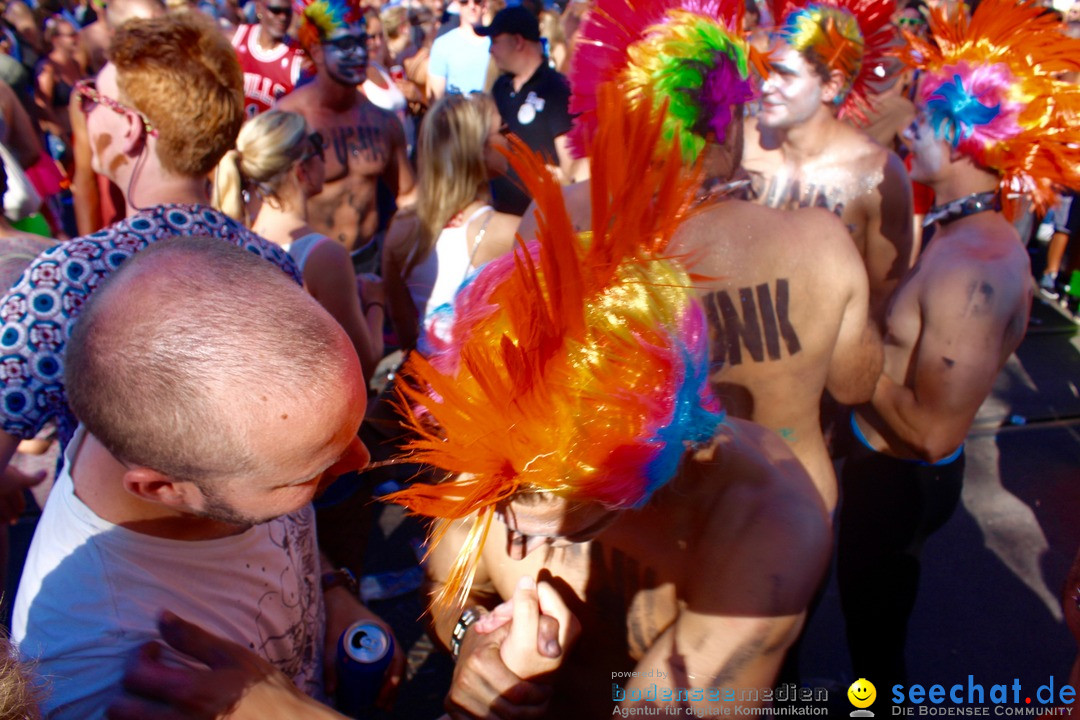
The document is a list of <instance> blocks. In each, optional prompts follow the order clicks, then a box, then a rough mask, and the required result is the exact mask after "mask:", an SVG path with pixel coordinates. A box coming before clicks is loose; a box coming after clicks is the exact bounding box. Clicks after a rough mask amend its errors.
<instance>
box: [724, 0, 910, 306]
mask: <svg viewBox="0 0 1080 720" xmlns="http://www.w3.org/2000/svg"><path fill="white" fill-rule="evenodd" d="M784 4H785V12H784V14H783V16H782V17H781V26H780V30H779V31H778V32H777V33H776V35H775V37H774V39H773V44H772V48H771V50H772V56H771V57H772V65H771V72H770V74H769V76H768V77H767V78H766V79H765V82H764V84H763V86H762V107H761V111H760V113H759V114H758V116H757V117H756V118H749V119H748V120H747V122H746V139H745V154H744V157H743V167H744V168H745V169H746V170H747V171H748V172H749V173H750V176H751V178H752V179H753V193H754V196H755V198H756V200H757V202H759V203H761V204H763V205H767V206H769V207H775V208H781V209H791V208H800V207H823V208H826V209H827V210H831V211H832V212H834V213H835V214H836V215H837V216H838V217H840V219H841V220H843V222H844V224H845V225H847V227H848V230H849V231H850V232H851V237H852V239H853V240H854V241H855V247H856V248H858V250H859V253H860V254H861V255H862V257H863V261H864V262H865V264H866V272H867V274H868V275H869V278H870V312H871V317H873V318H874V320H875V322H877V323H878V324H879V326H880V324H881V322H882V321H883V319H884V317H885V310H886V307H887V306H888V302H889V298H890V297H891V296H892V293H893V292H894V291H895V289H896V286H897V283H898V282H899V281H900V278H901V277H903V275H904V273H905V272H906V271H907V270H908V268H910V267H911V264H912V262H913V261H914V259H915V256H916V255H917V254H918V248H917V247H916V246H915V243H914V240H913V236H912V200H911V183H910V182H909V181H908V176H907V172H906V171H905V170H904V165H903V163H902V162H901V161H900V158H898V157H897V156H896V155H895V154H894V153H892V152H889V151H888V150H885V149H884V148H882V147H881V146H879V145H877V144H876V143H874V142H873V141H872V140H870V138H869V137H868V136H867V135H866V134H865V133H863V132H861V131H859V130H856V129H854V128H852V127H851V126H850V125H848V124H846V123H844V122H841V121H840V119H838V114H839V115H840V116H843V115H844V114H846V113H850V112H856V113H857V112H859V110H860V108H861V107H862V103H863V102H865V100H864V93H865V85H866V81H867V76H868V75H872V70H873V68H874V66H875V63H876V61H877V60H878V59H879V56H880V55H881V54H882V52H883V45H884V44H885V42H887V41H888V40H889V39H890V37H891V34H890V33H889V32H888V30H887V27H888V23H889V20H890V18H891V15H892V8H893V2H892V0H888V1H887V2H881V3H857V2H854V1H853V0H825V1H824V2H821V3H814V4H809V5H807V4H806V3H805V2H798V3H796V2H790V1H788V2H786V3H784ZM852 6H859V7H860V11H859V12H855V11H854V10H852V9H850V8H851V7H852ZM883 28H886V29H883ZM838 37H839V38H840V39H841V40H845V39H846V40H847V42H846V43H845V44H843V45H842V46H841V47H840V49H837V48H835V47H833V46H832V44H831V42H830V41H831V40H833V39H835V38H838Z"/></svg>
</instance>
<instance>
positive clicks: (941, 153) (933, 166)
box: [902, 112, 949, 183]
mask: <svg viewBox="0 0 1080 720" xmlns="http://www.w3.org/2000/svg"><path fill="white" fill-rule="evenodd" d="M902 137H903V139H904V144H905V145H907V146H908V149H909V150H911V179H912V180H918V181H919V182H922V183H931V182H933V181H934V180H936V179H937V178H938V177H939V176H940V175H941V170H942V168H944V167H945V165H946V161H947V160H948V157H949V147H948V142H947V141H945V140H942V139H941V138H939V137H938V136H937V134H935V133H934V129H933V128H932V127H931V126H930V123H928V122H927V120H926V115H925V114H924V113H922V112H920V113H919V114H918V116H917V117H916V118H915V121H914V122H913V123H911V125H909V126H908V128H907V130H904V132H903V133H902Z"/></svg>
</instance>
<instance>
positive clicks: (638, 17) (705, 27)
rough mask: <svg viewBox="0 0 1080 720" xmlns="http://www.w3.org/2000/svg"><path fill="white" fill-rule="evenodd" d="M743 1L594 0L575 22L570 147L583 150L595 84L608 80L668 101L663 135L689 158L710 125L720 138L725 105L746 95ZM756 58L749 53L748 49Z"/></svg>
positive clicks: (591, 126)
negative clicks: (578, 30)
mask: <svg viewBox="0 0 1080 720" xmlns="http://www.w3.org/2000/svg"><path fill="white" fill-rule="evenodd" d="M743 10H744V0H599V1H598V2H597V4H596V5H595V7H593V9H592V11H591V13H590V15H589V19H588V21H587V22H586V24H585V27H584V28H583V29H582V34H581V39H580V40H578V42H577V45H576V48H575V50H574V59H573V64H572V65H571V71H570V86H571V87H572V88H573V90H574V92H573V94H572V95H571V96H570V112H571V113H577V114H578V116H577V118H576V119H575V121H574V127H573V129H572V130H571V131H570V138H569V139H570V147H571V149H572V151H573V152H574V154H575V155H576V156H578V157H584V156H585V154H586V153H587V151H588V148H589V144H590V142H591V140H592V137H593V135H594V134H595V133H596V126H597V114H596V105H597V88H598V87H599V86H600V85H602V84H603V83H607V82H616V83H618V84H619V85H620V87H621V88H622V90H623V92H624V93H625V94H626V95H627V97H628V98H630V100H631V102H635V103H636V102H639V101H640V99H641V97H643V95H644V94H645V92H646V91H649V92H650V93H651V94H652V95H653V96H654V97H655V98H656V99H657V100H658V101H666V102H667V104H668V115H667V120H666V121H665V124H664V136H665V137H666V138H669V139H676V140H677V142H678V144H679V146H680V147H681V148H682V151H683V157H684V158H685V159H686V160H687V161H690V162H692V161H693V160H695V159H696V158H697V156H698V154H699V153H700V152H701V149H702V148H703V147H704V146H705V138H706V137H707V136H708V134H709V133H710V131H711V132H713V133H715V134H716V139H717V142H723V140H724V133H725V131H726V130H727V127H728V124H729V123H730V121H731V119H732V116H731V107H732V106H733V105H738V104H740V103H744V102H746V101H747V100H750V99H751V98H752V97H753V91H752V89H751V85H750V81H749V78H748V73H749V67H748V65H749V63H750V61H751V49H750V47H749V45H748V43H747V42H746V40H745V39H744V38H743V37H742V34H741V31H740V24H741V23H742V14H743ZM754 58H755V59H756V54H755V55H754Z"/></svg>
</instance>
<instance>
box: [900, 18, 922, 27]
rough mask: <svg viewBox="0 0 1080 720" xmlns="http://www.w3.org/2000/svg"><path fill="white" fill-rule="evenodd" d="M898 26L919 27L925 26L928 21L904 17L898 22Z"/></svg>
mask: <svg viewBox="0 0 1080 720" xmlns="http://www.w3.org/2000/svg"><path fill="white" fill-rule="evenodd" d="M896 24H897V25H899V26H900V27H916V26H918V25H925V24H926V21H925V20H923V19H922V18H907V17H902V18H900V19H898V20H897V21H896Z"/></svg>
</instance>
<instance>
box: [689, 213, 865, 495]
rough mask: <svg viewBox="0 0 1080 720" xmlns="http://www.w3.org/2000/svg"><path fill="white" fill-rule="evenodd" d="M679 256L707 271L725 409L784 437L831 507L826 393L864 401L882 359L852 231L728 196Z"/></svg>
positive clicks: (692, 231)
mask: <svg viewBox="0 0 1080 720" xmlns="http://www.w3.org/2000/svg"><path fill="white" fill-rule="evenodd" d="M672 252H673V253H674V254H676V255H677V256H685V262H686V264H687V267H688V268H689V269H690V270H691V272H692V273H694V274H695V275H696V276H699V279H698V280H697V282H698V287H699V289H700V293H701V300H702V303H703V304H704V307H705V313H706V317H707V318H708V321H709V334H710V350H709V355H710V360H711V373H712V380H713V386H714V388H715V389H716V390H717V392H718V394H719V395H720V397H721V398H722V400H723V403H724V408H725V410H727V412H728V413H730V414H732V415H734V416H735V417H741V418H746V419H749V420H753V421H754V422H756V423H760V424H761V425H764V426H765V427H767V428H770V429H771V430H774V431H776V432H777V433H778V434H779V435H780V436H781V437H783V438H784V439H785V440H786V441H787V442H788V444H789V446H790V447H791V449H792V451H794V453H795V455H796V456H797V457H798V458H799V460H801V461H802V463H803V465H804V466H805V467H806V469H807V470H808V471H809V472H810V476H811V477H812V478H813V480H814V484H815V485H816V486H817V488H818V491H819V492H820V493H821V497H822V499H823V500H824V502H825V507H826V509H827V510H828V511H829V512H832V510H833V508H834V507H835V506H836V500H837V489H836V475H835V472H834V470H833V465H832V461H831V460H830V459H829V454H828V452H827V450H826V447H825V441H824V438H823V436H822V431H821V422H820V416H819V406H820V403H821V395H822V391H823V390H824V389H826V388H828V390H829V392H830V393H831V394H832V395H833V397H835V398H837V400H839V401H840V402H843V403H846V404H856V403H860V402H864V401H866V400H867V399H869V398H870V396H871V395H872V393H873V390H874V384H875V382H876V380H877V377H878V375H879V374H880V372H881V362H882V360H881V339H880V336H879V335H878V333H877V331H876V329H875V328H874V326H873V325H872V324H871V323H869V322H868V320H867V303H868V290H867V281H866V273H865V272H864V270H863V264H862V260H861V258H860V257H859V255H858V253H857V252H856V251H855V248H854V247H853V246H852V244H851V240H850V238H849V236H848V233H847V231H846V230H845V229H844V227H843V225H842V223H841V222H840V221H839V220H837V219H836V218H835V217H834V216H832V215H831V214H830V213H828V212H825V211H824V210H820V209H807V210H798V211H793V212H788V211H780V210H773V209H770V208H763V207H761V206H759V205H754V204H751V203H747V202H741V201H727V202H722V203H718V204H716V205H713V206H711V207H709V208H708V209H707V210H705V211H703V212H700V213H698V214H696V215H694V216H692V217H691V218H690V219H689V220H687V221H686V222H685V223H684V224H683V226H682V227H681V228H680V229H679V231H678V233H677V234H676V236H675V239H674V242H673V248H672Z"/></svg>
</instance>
